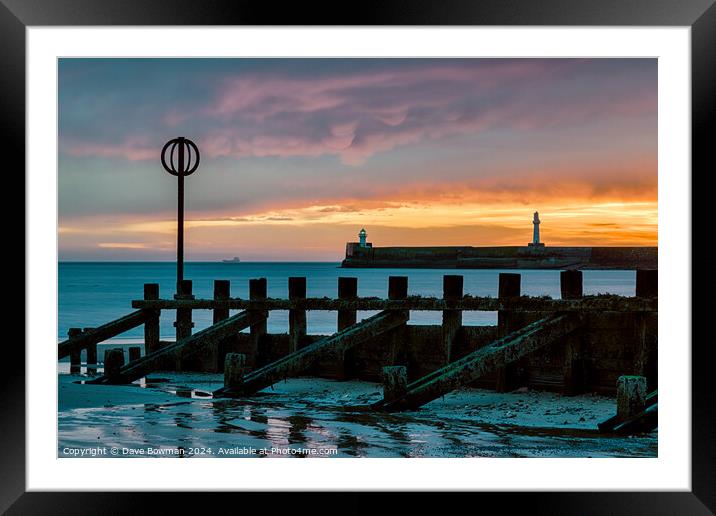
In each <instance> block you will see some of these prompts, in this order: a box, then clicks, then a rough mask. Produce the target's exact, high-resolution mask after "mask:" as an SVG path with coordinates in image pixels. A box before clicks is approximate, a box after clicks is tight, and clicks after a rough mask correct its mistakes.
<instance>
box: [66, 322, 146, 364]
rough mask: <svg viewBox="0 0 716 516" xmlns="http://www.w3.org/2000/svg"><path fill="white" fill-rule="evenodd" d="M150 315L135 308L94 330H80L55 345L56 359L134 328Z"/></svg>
mask: <svg viewBox="0 0 716 516" xmlns="http://www.w3.org/2000/svg"><path fill="white" fill-rule="evenodd" d="M150 315H151V314H150V312H147V311H145V310H137V311H136V312H132V313H131V314H128V315H125V316H124V317H120V318H119V319H116V320H114V321H110V322H108V323H107V324H103V325H102V326H98V327H97V328H95V329H94V330H90V331H86V332H82V333H81V334H79V335H77V336H76V337H72V338H70V339H67V340H65V341H62V342H60V343H59V344H58V345H57V357H58V359H62V358H65V357H67V356H69V355H70V352H71V351H72V350H73V349H85V348H87V347H88V346H91V345H92V344H97V343H99V342H102V341H105V340H107V339H111V338H112V337H116V336H117V335H119V334H120V333H124V332H125V331H127V330H131V329H132V328H136V327H137V326H139V325H141V324H144V323H145V322H146V321H147V319H148V318H149V317H150Z"/></svg>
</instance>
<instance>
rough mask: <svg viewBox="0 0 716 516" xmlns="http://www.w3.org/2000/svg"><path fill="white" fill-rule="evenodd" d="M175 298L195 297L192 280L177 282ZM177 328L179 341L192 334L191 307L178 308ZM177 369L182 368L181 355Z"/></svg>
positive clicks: (177, 361) (186, 298) (177, 362)
mask: <svg viewBox="0 0 716 516" xmlns="http://www.w3.org/2000/svg"><path fill="white" fill-rule="evenodd" d="M174 299H178V300H190V299H194V296H193V295H192V281H191V280H181V281H179V282H177V293H176V294H174ZM174 327H175V328H176V340H177V342H179V341H180V340H182V339H185V338H187V337H189V336H190V335H191V329H192V328H193V327H194V323H193V322H192V320H191V308H177V317H176V321H175V322H174ZM176 370H177V371H181V370H182V359H181V356H179V357H177V360H176Z"/></svg>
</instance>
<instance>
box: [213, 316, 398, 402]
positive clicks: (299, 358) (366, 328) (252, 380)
mask: <svg viewBox="0 0 716 516" xmlns="http://www.w3.org/2000/svg"><path fill="white" fill-rule="evenodd" d="M407 320H408V316H407V314H406V313H404V312H381V313H379V314H376V315H374V316H373V317H369V318H368V319H365V320H364V321H361V322H359V323H357V324H354V325H353V326H350V327H348V328H346V329H345V330H343V331H339V332H338V333H334V334H333V335H331V336H329V337H326V338H324V339H321V340H318V341H316V342H314V343H313V344H310V345H308V346H306V347H304V348H302V349H299V350H298V351H296V352H294V353H291V354H289V355H287V356H285V357H283V358H281V359H279V360H277V361H275V362H273V363H271V364H269V365H267V366H264V367H262V368H260V369H257V370H255V371H253V372H252V373H249V374H247V375H246V376H245V377H244V380H243V383H242V385H241V387H240V388H233V389H227V388H223V389H219V390H217V391H215V392H214V396H248V395H251V394H254V393H256V392H258V391H260V390H261V389H265V388H266V387H269V386H271V385H273V384H274V383H276V382H278V381H280V380H283V379H284V378H288V377H291V376H295V375H297V374H299V373H301V372H302V371H305V370H306V369H308V368H309V367H310V366H311V365H312V364H313V363H314V362H315V361H316V360H317V359H319V358H321V357H324V356H326V355H328V354H331V353H339V352H345V351H346V350H348V349H350V348H352V347H353V346H356V345H358V344H360V343H361V342H365V341H367V340H370V339H374V338H375V337H377V336H378V335H381V334H383V333H386V332H388V331H390V330H392V329H393V328H396V327H398V326H400V325H401V324H405V322H406V321H407Z"/></svg>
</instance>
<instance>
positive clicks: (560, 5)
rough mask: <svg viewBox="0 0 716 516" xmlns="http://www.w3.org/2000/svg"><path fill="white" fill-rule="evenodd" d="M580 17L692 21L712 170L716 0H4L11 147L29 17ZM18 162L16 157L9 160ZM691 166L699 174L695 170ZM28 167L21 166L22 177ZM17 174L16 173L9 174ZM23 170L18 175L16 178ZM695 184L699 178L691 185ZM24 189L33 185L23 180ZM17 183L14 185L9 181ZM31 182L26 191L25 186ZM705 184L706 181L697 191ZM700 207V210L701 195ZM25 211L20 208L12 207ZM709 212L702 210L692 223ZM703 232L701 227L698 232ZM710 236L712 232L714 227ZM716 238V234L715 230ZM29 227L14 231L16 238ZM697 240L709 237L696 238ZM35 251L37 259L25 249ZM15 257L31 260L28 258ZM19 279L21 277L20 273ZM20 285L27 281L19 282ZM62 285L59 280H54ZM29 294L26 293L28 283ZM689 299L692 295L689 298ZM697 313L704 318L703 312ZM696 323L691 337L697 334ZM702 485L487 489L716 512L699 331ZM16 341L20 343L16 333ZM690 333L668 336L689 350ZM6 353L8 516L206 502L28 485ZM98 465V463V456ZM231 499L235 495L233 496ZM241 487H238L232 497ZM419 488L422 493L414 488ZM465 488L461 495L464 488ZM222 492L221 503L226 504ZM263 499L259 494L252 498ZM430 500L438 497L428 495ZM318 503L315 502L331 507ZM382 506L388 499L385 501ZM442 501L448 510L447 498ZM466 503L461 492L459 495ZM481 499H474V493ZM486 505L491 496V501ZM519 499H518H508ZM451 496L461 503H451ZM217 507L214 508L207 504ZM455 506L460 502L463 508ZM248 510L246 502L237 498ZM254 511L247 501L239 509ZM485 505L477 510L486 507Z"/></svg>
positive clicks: (697, 444) (16, 383)
mask: <svg viewBox="0 0 716 516" xmlns="http://www.w3.org/2000/svg"><path fill="white" fill-rule="evenodd" d="M288 24H290V25H303V24H306V25H463V26H464V25H556V26H564V25H576V26H593V25H606V26H632V25H636V26H689V27H691V38H692V47H691V49H692V67H691V71H692V90H691V91H692V174H691V177H692V180H694V179H696V178H699V177H700V176H702V175H705V174H706V173H707V172H708V169H709V168H710V169H713V158H712V156H713V151H712V147H713V144H712V142H711V139H710V138H709V136H710V134H713V133H715V132H716V131H714V129H715V127H714V126H715V125H716V123H715V122H714V114H716V5H714V0H688V1H687V0H591V1H589V0H540V1H537V0H532V1H530V0H522V1H506V0H488V1H479V2H478V1H475V0H472V1H471V0H441V1H429V0H401V1H398V0H378V1H369V2H360V3H355V4H345V3H341V2H333V3H330V4H329V3H325V4H324V3H323V2H311V3H306V2H304V3H291V2H286V3H285V5H284V4H282V5H279V6H276V5H274V4H272V3H269V2H263V3H259V2H251V3H249V2H246V1H231V0H215V1H212V2H198V1H193V0H152V1H148V0H144V1H142V0H123V1H121V2H116V1H115V2H108V1H106V0H105V1H100V0H0V49H1V51H0V106H1V108H0V117H2V121H3V123H2V129H3V132H4V133H5V134H4V138H2V139H0V141H2V142H3V147H4V149H5V152H4V154H5V155H6V157H7V156H8V152H7V151H8V150H9V149H24V148H25V146H24V138H25V110H24V108H25V30H26V28H27V27H28V26H46V25H56V26H81V25H288ZM13 159H14V160H15V163H14V164H13V165H11V166H13V167H14V169H15V170H24V169H25V168H24V167H25V158H24V152H23V153H20V152H18V153H16V155H15V156H10V160H11V163H12V161H13ZM5 169H6V171H7V170H9V168H8V166H6V167H5ZM685 173H688V171H685ZM18 175H19V174H18ZM6 179H7V176H6ZM15 179H16V180H17V179H18V178H17V177H16V178H15ZM692 185H693V183H692ZM17 188H24V186H23V183H21V182H19V181H18V183H17ZM6 191H7V190H6ZM23 191H24V190H23ZM693 191H694V192H696V191H697V190H695V189H694V190H693ZM693 206H694V207H696V200H695V199H694V202H693ZM9 216H11V217H12V218H13V219H15V220H16V219H17V218H18V217H17V209H16V208H13V213H12V214H11V215H9ZM701 218H702V217H698V216H696V211H694V213H693V220H694V223H696V221H697V220H699V219H701ZM694 234H698V233H696V231H694ZM706 234H707V235H708V233H706ZM705 240H707V241H708V240H711V238H710V237H709V236H707V237H706V238H705ZM21 241H24V235H18V238H17V239H15V242H17V244H16V247H18V248H19V242H21ZM694 243H695V244H696V243H698V242H694ZM694 251H695V250H694V249H692V251H691V252H692V257H693V261H692V267H693V269H692V270H694V271H703V270H704V267H699V265H705V263H702V262H704V260H706V259H707V256H706V255H705V254H703V253H696V252H694ZM25 258H26V259H27V256H25ZM15 260H16V262H18V263H19V262H20V260H19V259H18V257H16V258H15ZM16 276H17V277H18V278H17V280H18V281H19V275H17V274H16ZM18 288H19V286H18ZM706 288H707V283H706V282H703V281H702V282H696V284H695V285H694V287H693V289H692V293H693V295H694V296H698V295H699V294H704V291H705V289H706ZM50 290H51V289H50ZM17 291H19V290H17ZM683 301H684V302H685V303H688V302H691V303H692V306H694V305H695V304H694V303H693V301H694V300H693V299H692V300H688V299H687V300H683ZM694 322H697V321H694ZM693 329H694V328H693V326H692V334H693V335H696V334H695V333H693ZM692 340H693V341H694V345H693V346H692V348H691V350H692V372H693V376H692V393H693V402H692V457H691V464H692V491H691V492H678V493H677V492H642V493H626V492H620V493H521V494H514V493H511V494H483V495H481V496H482V497H485V498H495V499H496V500H495V501H496V502H498V503H500V504H501V505H502V506H503V507H505V508H509V512H510V513H514V512H516V511H519V508H520V507H521V508H522V510H525V511H528V512H529V513H537V514H541V513H544V514H635V513H636V514H712V513H714V512H716V489H715V488H714V486H716V438H715V437H716V427H715V425H714V420H715V419H716V418H715V417H714V413H715V411H714V407H715V406H716V399H715V396H714V392H715V389H714V388H713V384H712V380H711V378H712V375H713V373H712V371H711V369H712V367H713V366H712V364H713V363H714V360H713V359H714V352H713V350H712V349H713V346H712V345H711V342H710V340H711V339H709V340H706V341H700V342H699V341H698V340H697V339H695V338H694V339H692ZM6 344H10V343H9V342H8V343H6ZM690 344H691V343H690V342H680V343H669V345H678V346H682V347H683V348H684V350H687V349H688V346H689V345H690ZM3 361H4V363H5V364H12V370H11V371H10V370H9V368H5V367H4V368H3V369H5V370H6V372H5V374H4V375H3V380H4V382H5V383H6V385H5V388H4V389H3V391H2V392H3V395H2V396H0V404H1V410H2V424H1V425H0V443H2V446H3V453H2V456H1V458H0V468H1V469H0V471H1V472H2V473H1V474H0V510H2V511H5V510H7V511H8V514H58V513H68V514H85V513H86V514H89V513H111V514H123V513H140V514H141V513H145V512H146V511H147V510H148V508H149V505H148V504H150V503H151V502H153V501H159V503H161V507H162V513H171V512H174V511H177V512H178V513H184V512H186V511H187V510H188V509H190V507H191V505H192V504H193V503H196V502H198V503H200V504H205V503H206V501H205V500H204V499H203V497H204V496H212V497H214V498H216V497H217V494H216V493H213V494H212V493H204V494H202V495H198V494H192V495H187V494H178V493H161V494H141V495H138V494H132V495H131V496H127V495H126V494H124V495H123V494H122V493H66V492H63V493H34V492H33V493H26V492H25V394H24V392H25V377H24V370H25V357H24V352H23V350H22V349H21V348H20V346H18V345H16V343H15V345H13V346H10V345H7V346H6V347H5V350H4V355H3ZM88 467H90V468H91V467H92V466H91V464H88ZM78 487H79V488H81V486H78ZM227 496H229V495H227ZM231 496H234V495H231ZM238 496H240V497H241V507H244V508H246V507H248V506H249V504H251V505H253V504H252V503H251V502H254V503H257V504H263V503H266V495H265V494H264V495H251V496H249V495H247V494H240V495H238ZM347 496H348V497H350V499H345V500H341V501H340V502H339V503H340V505H333V504H332V503H331V504H329V502H328V501H327V499H325V498H323V499H322V500H324V501H323V502H321V504H323V503H326V504H329V505H328V506H329V507H331V506H332V511H331V512H333V510H336V509H340V510H341V512H349V511H351V509H353V510H355V511H358V510H360V512H365V511H366V510H371V509H370V508H371V507H375V508H377V507H378V506H377V505H373V503H374V502H373V501H372V498H371V497H372V496H373V495H372V494H367V493H350V494H349V495H347ZM413 496H419V495H413ZM455 496H457V495H455ZM223 498H224V496H223V495H221V496H220V497H219V499H217V500H214V501H212V505H210V506H209V507H214V508H215V509H217V510H218V509H219V506H218V505H217V504H223V503H226V502H227V501H226V500H223ZM252 498H254V499H253V500H252ZM418 500H419V503H421V504H422V506H423V508H424V509H428V508H429V505H426V504H425V502H423V501H422V500H420V499H418ZM284 503H285V504H287V505H288V506H290V507H291V509H290V510H291V511H292V513H295V512H296V511H301V507H302V506H304V505H306V503H305V502H303V501H301V496H298V498H297V495H295V494H294V495H291V496H289V497H288V498H284V497H277V496H276V495H271V511H270V512H272V513H273V512H277V511H279V510H283V509H281V508H280V505H281V504H284ZM316 503H317V501H314V502H311V503H310V504H307V506H306V508H308V509H310V511H311V512H312V513H315V512H317V511H318V512H320V508H319V507H317V506H316ZM381 503H382V502H381ZM438 503H440V504H441V507H442V510H444V509H445V506H444V502H438ZM454 503H456V504H461V503H462V502H461V501H455V502H454ZM471 503H474V502H471ZM481 503H482V501H481ZM508 503H509V505H508ZM451 505H452V504H451ZM206 507H207V506H206V505H204V508H205V509H206ZM453 507H458V505H454V506H453ZM237 509H238V506H237ZM239 510H246V509H239ZM476 510H477V507H476Z"/></svg>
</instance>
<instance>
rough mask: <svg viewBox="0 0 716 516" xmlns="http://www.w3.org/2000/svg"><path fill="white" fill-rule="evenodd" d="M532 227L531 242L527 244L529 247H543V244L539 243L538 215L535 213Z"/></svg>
mask: <svg viewBox="0 0 716 516" xmlns="http://www.w3.org/2000/svg"><path fill="white" fill-rule="evenodd" d="M532 225H533V227H534V229H533V230H532V242H530V243H529V244H527V245H528V246H529V247H544V244H543V243H542V242H540V241H539V225H540V220H539V213H538V212H535V214H534V218H533V219H532Z"/></svg>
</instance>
